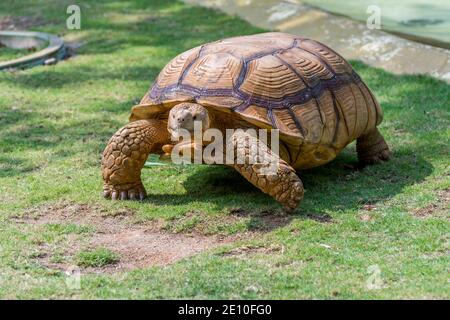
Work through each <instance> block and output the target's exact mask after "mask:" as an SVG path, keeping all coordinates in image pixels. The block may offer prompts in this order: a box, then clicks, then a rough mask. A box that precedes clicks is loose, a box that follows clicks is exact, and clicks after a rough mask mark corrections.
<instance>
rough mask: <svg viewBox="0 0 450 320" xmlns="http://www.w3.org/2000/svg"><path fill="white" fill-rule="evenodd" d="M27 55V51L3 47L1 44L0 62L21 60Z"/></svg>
mask: <svg viewBox="0 0 450 320" xmlns="http://www.w3.org/2000/svg"><path fill="white" fill-rule="evenodd" d="M27 53H28V52H27V51H23V50H17V49H12V48H8V47H3V46H2V45H1V44H0V62H5V61H9V60H13V59H17V58H20V57H21V56H24V55H26V54H27Z"/></svg>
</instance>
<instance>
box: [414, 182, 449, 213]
mask: <svg viewBox="0 0 450 320" xmlns="http://www.w3.org/2000/svg"><path fill="white" fill-rule="evenodd" d="M438 195H439V200H438V201H437V202H435V203H431V204H429V205H428V206H426V207H425V208H422V209H419V210H417V211H415V212H413V215H414V216H416V217H419V218H426V217H432V216H436V215H440V214H441V213H442V212H447V213H448V208H449V205H450V189H446V190H442V191H440V192H439V193H438Z"/></svg>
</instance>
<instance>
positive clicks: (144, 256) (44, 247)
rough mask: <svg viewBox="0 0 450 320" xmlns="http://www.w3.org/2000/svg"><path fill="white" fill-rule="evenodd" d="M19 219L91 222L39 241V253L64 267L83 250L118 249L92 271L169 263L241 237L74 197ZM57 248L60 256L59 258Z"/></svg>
mask: <svg viewBox="0 0 450 320" xmlns="http://www.w3.org/2000/svg"><path fill="white" fill-rule="evenodd" d="M14 220H15V221H16V222H17V223H24V224H28V225H31V226H32V227H36V228H45V226H49V225H55V224H62V225H68V224H74V225H76V226H78V227H81V226H88V227H91V228H92V230H93V231H92V232H89V233H82V234H77V233H70V234H67V235H66V236H65V237H64V240H63V241H56V243H48V242H46V241H38V243H37V244H38V245H39V253H38V254H36V255H35V258H36V259H38V260H39V261H40V263H41V264H42V265H44V266H47V267H49V268H53V269H60V270H67V269H68V268H69V267H70V266H72V265H73V264H74V261H73V257H74V256H75V255H76V254H77V253H78V252H80V251H81V250H89V249H94V248H106V249H109V250H111V251H113V252H115V253H117V254H118V255H119V261H118V262H117V263H115V264H111V265H107V266H103V267H99V268H94V267H87V268H84V269H83V272H87V273H89V272H114V271H120V270H131V269H135V268H144V267H149V266H155V265H158V266H161V265H167V264H170V263H173V262H175V261H178V260H180V259H183V258H185V257H188V256H191V255H194V254H197V253H200V252H203V251H205V250H208V249H211V248H214V247H217V246H219V245H221V244H226V243H230V242H233V241H234V240H236V237H224V236H220V237H219V236H205V235H201V234H181V233H169V232H167V231H163V230H162V229H161V225H162V224H161V222H159V221H145V222H142V221H138V220H137V219H136V217H135V215H134V214H133V212H132V211H130V210H118V211H116V212H110V211H108V210H106V209H104V208H101V207H100V206H96V205H87V204H76V203H71V202H59V203H56V204H50V205H45V206H41V207H36V208H33V209H30V210H28V211H27V212H25V214H24V216H23V217H20V218H14ZM56 252H58V253H59V254H58V255H59V257H60V258H59V259H55V253H56Z"/></svg>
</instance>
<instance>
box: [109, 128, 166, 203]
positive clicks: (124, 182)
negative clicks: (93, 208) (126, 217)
mask: <svg viewBox="0 0 450 320" xmlns="http://www.w3.org/2000/svg"><path fill="white" fill-rule="evenodd" d="M168 142H170V136H169V133H168V132H167V125H166V124H165V123H164V122H162V121H160V120H153V119H151V120H138V121H134V122H131V123H129V124H127V125H126V126H124V127H122V128H121V129H119V130H118V131H117V132H116V133H115V134H114V135H113V136H112V137H111V139H110V140H109V142H108V145H107V146H106V148H105V151H103V158H102V173H103V181H104V184H103V196H104V197H105V198H111V199H113V200H116V199H120V200H126V199H131V200H137V199H140V200H142V199H144V197H145V196H146V192H145V188H144V186H143V185H142V182H141V169H142V167H143V166H144V164H145V161H146V160H147V157H148V155H149V153H151V152H158V151H159V152H160V151H161V150H160V149H161V146H162V145H163V144H166V143H168Z"/></svg>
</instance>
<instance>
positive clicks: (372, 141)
mask: <svg viewBox="0 0 450 320" xmlns="http://www.w3.org/2000/svg"><path fill="white" fill-rule="evenodd" d="M356 151H357V153H358V159H359V162H360V164H361V165H363V166H365V165H369V164H374V163H378V162H381V161H386V160H389V158H390V156H391V152H390V151H389V147H388V145H387V143H386V141H384V138H383V136H382V135H381V133H380V132H379V131H378V129H377V128H375V129H374V130H372V131H371V132H369V133H368V134H365V135H363V136H361V137H359V138H358V139H357V140H356Z"/></svg>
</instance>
